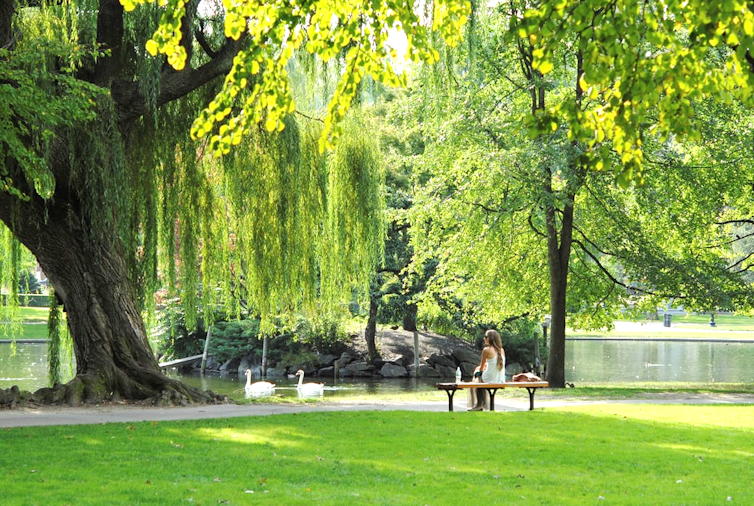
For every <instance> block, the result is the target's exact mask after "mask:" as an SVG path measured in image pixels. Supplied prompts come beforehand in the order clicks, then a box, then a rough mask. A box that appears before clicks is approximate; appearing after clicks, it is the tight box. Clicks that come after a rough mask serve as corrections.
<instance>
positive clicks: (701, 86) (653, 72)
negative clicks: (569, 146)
mask: <svg viewBox="0 0 754 506" xmlns="http://www.w3.org/2000/svg"><path fill="white" fill-rule="evenodd" d="M519 22H520V24H519V25H518V30H517V32H518V33H517V36H518V37H520V38H521V39H523V40H528V42H529V43H530V44H531V45H532V48H533V49H532V58H533V67H534V68H535V69H538V71H539V72H541V73H542V74H545V75H548V74H550V73H551V72H552V71H553V69H554V68H555V62H556V61H557V54H558V52H559V51H560V50H561V48H563V47H568V48H570V49H571V50H577V51H579V52H580V54H581V55H582V56H583V74H582V75H581V76H579V85H580V87H581V89H582V90H583V91H584V94H585V98H587V100H586V101H585V102H584V104H583V106H584V107H574V105H573V104H572V103H571V104H568V103H566V102H561V103H558V104H554V105H552V106H551V107H550V108H549V109H548V110H547V111H546V112H544V113H543V114H542V116H543V121H540V122H538V125H541V126H540V128H539V130H540V131H543V132H545V131H547V128H546V127H547V126H548V125H550V124H552V122H551V121H545V119H548V118H553V117H559V118H562V120H563V121H564V122H565V123H566V124H567V129H568V135H569V137H570V138H571V140H576V141H579V142H581V143H583V144H584V145H585V146H586V148H587V156H588V159H589V161H590V163H591V165H592V166H593V167H594V168H596V169H602V168H607V167H609V166H610V165H611V164H610V162H609V158H610V157H612V156H614V154H617V156H618V157H619V160H620V167H621V168H620V171H621V172H620V173H619V175H618V182H619V183H621V184H622V185H624V186H625V185H627V184H628V183H629V182H631V181H637V182H640V183H641V182H642V180H643V174H644V163H645V159H644V155H643V150H642V146H643V140H644V138H645V136H646V135H657V136H658V137H659V138H660V139H662V140H665V139H667V138H668V136H669V135H670V134H680V135H687V136H689V137H690V138H692V139H695V140H698V138H699V125H698V120H697V117H696V116H697V115H696V110H695V109H696V108H695V101H696V100H698V99H700V98H702V97H712V98H715V99H718V100H721V101H724V102H726V103H730V101H731V100H733V99H738V100H741V101H742V102H743V103H745V104H747V105H752V104H754V52H753V51H754V11H753V6H752V3H751V2H746V1H742V0H717V1H714V2H709V1H707V0H659V1H652V2H646V1H639V0H615V1H612V2H604V1H602V0H586V1H583V0H559V1H556V2H552V1H538V2H535V6H534V7H533V8H531V9H529V10H528V11H526V12H525V14H524V15H523V16H521V18H520V19H519ZM545 117H546V118H545ZM649 125H652V126H651V127H650V126H649ZM608 143H609V145H610V146H611V147H612V150H613V151H614V153H611V151H610V149H608V147H607V145H608Z"/></svg>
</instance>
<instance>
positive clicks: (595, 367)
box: [565, 340, 754, 383]
mask: <svg viewBox="0 0 754 506" xmlns="http://www.w3.org/2000/svg"><path fill="white" fill-rule="evenodd" d="M752 363H754V342H750V343H749V342H744V343H730V342H728V343H726V342H696V341H691V342H689V341H613V340H609V341H608V340H594V341H575V340H574V341H571V340H569V341H566V370H565V376H566V381H570V382H576V381H578V382H600V383H603V382H605V383H621V382H643V381H647V382H649V381H659V382H666V381H680V382H685V381H688V382H693V383H752V382H754V367H752V366H751V364H752Z"/></svg>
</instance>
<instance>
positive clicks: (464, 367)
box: [459, 362, 479, 378]
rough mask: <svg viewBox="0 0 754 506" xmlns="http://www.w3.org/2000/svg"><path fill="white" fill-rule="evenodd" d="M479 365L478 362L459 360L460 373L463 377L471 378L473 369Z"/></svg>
mask: <svg viewBox="0 0 754 506" xmlns="http://www.w3.org/2000/svg"><path fill="white" fill-rule="evenodd" d="M478 365H479V362H474V363H471V362H461V364H460V366H459V367H460V368H461V374H462V375H463V377H464V378H471V377H472V376H473V375H474V369H476V367H477V366H478Z"/></svg>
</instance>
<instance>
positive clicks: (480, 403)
mask: <svg viewBox="0 0 754 506" xmlns="http://www.w3.org/2000/svg"><path fill="white" fill-rule="evenodd" d="M473 378H474V379H473V381H481V382H482V383H504V382H505V351H503V342H502V340H501V339H500V334H498V333H497V331H496V330H492V329H490V330H488V331H487V332H485V333H484V349H483V350H482V359H481V361H480V363H479V366H478V367H477V368H476V369H474V376H473ZM469 405H470V406H471V405H473V407H472V408H471V409H469V411H482V410H483V409H484V408H485V407H488V406H489V400H488V399H487V391H486V390H483V389H480V388H471V389H469Z"/></svg>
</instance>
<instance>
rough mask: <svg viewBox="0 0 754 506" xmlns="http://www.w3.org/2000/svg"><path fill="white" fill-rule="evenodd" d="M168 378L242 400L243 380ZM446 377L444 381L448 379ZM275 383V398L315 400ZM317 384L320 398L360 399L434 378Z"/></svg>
mask: <svg viewBox="0 0 754 506" xmlns="http://www.w3.org/2000/svg"><path fill="white" fill-rule="evenodd" d="M167 374H168V376H171V377H173V378H180V379H181V380H182V381H184V382H186V383H188V384H189V385H193V386H195V387H199V388H201V389H204V390H212V391H213V392H215V393H218V394H222V395H227V396H228V397H230V398H232V399H243V398H245V388H244V386H245V381H246V379H245V378H244V377H243V376H241V377H240V378H236V377H232V376H217V375H207V376H201V375H199V374H196V375H181V374H179V373H178V372H177V371H176V370H175V369H171V370H168V371H167ZM449 379H450V378H447V379H446V380H449ZM268 380H269V381H271V382H273V383H275V395H276V396H282V397H298V398H301V397H304V398H318V397H320V396H319V394H317V395H313V396H312V395H306V394H304V395H303V396H302V395H299V391H298V388H297V385H298V378H296V377H293V378H268ZM316 381H317V382H320V383H324V385H325V386H324V388H323V393H322V397H324V398H325V399H327V398H335V397H337V398H344V397H362V396H365V395H369V394H381V393H383V394H384V393H401V392H418V391H430V390H435V383H437V381H438V380H437V379H414V378H403V379H400V378H399V379H379V380H376V379H371V378H339V379H338V380H337V381H336V380H335V378H332V377H330V378H322V377H317V378H316Z"/></svg>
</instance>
